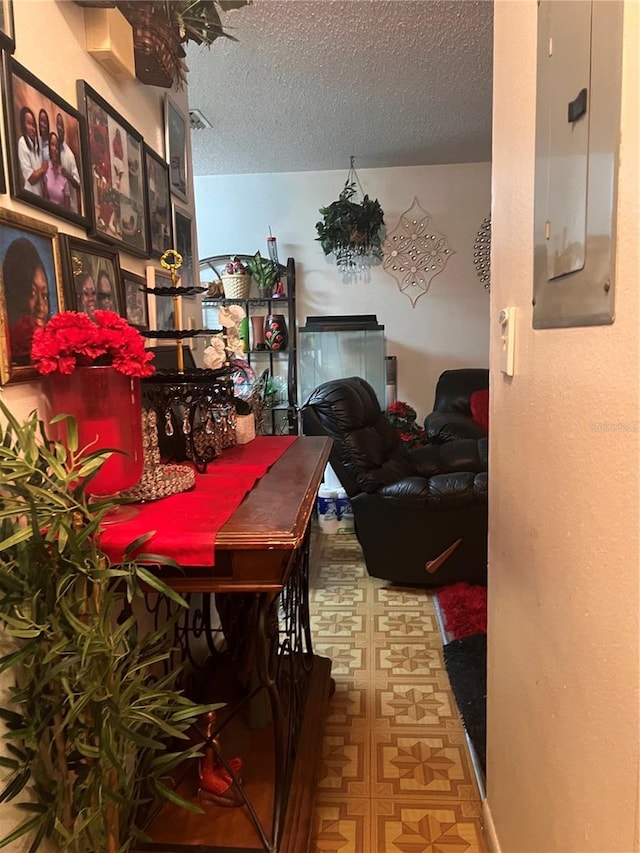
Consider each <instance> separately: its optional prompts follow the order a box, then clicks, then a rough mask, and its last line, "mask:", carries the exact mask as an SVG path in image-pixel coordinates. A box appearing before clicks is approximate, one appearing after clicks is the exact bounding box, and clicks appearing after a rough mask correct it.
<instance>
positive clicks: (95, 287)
mask: <svg viewBox="0 0 640 853" xmlns="http://www.w3.org/2000/svg"><path fill="white" fill-rule="evenodd" d="M61 241H62V254H63V264H64V292H65V303H66V305H67V308H69V309H70V310H73V311H79V312H80V313H82V314H87V315H88V316H89V318H90V319H92V320H93V319H94V313H95V312H96V311H97V310H101V311H115V313H116V314H119V315H120V316H121V317H123V316H124V305H123V300H122V297H121V293H120V264H119V261H118V253H117V252H116V251H113V250H111V249H108V248H106V247H104V246H100V245H99V244H97V243H92V242H89V241H87V240H78V239H76V238H75V237H69V236H68V235H67V234H64V235H62V237H61Z"/></svg>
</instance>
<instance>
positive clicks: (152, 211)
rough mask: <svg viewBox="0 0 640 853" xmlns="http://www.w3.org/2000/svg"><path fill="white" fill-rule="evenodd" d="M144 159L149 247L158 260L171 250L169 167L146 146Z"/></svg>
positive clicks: (171, 224) (171, 227)
mask: <svg viewBox="0 0 640 853" xmlns="http://www.w3.org/2000/svg"><path fill="white" fill-rule="evenodd" d="M144 159H145V166H146V172H147V198H148V204H149V246H150V251H151V256H152V257H154V258H159V257H161V256H162V254H163V252H166V251H167V249H172V248H173V223H172V221H171V189H170V186H169V166H168V164H167V163H166V162H165V161H164V160H163V159H162V157H161V156H160V155H159V154H156V152H155V151H153V150H152V149H151V148H149V146H148V145H146V144H145V146H144Z"/></svg>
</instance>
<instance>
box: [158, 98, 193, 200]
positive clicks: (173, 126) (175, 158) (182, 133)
mask: <svg viewBox="0 0 640 853" xmlns="http://www.w3.org/2000/svg"><path fill="white" fill-rule="evenodd" d="M188 129H189V122H188V119H187V116H186V115H185V114H184V112H183V111H182V110H181V109H180V107H179V106H178V104H177V103H176V102H175V101H174V100H173V98H172V97H171V96H170V95H165V96H164V132H165V154H166V157H167V163H168V164H169V182H170V185H171V193H172V195H174V196H176V198H179V199H180V200H181V201H184V202H186V201H188V200H189V199H188V197H187V181H188V174H187V132H188Z"/></svg>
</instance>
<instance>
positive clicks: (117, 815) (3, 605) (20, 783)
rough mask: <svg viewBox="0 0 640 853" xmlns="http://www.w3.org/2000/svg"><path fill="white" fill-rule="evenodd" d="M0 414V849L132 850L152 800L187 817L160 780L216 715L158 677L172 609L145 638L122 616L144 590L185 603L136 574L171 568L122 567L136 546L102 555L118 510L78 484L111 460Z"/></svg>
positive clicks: (140, 560) (0, 410)
mask: <svg viewBox="0 0 640 853" xmlns="http://www.w3.org/2000/svg"><path fill="white" fill-rule="evenodd" d="M0 416H1V419H2V421H3V425H2V426H0V491H1V494H2V503H1V504H0V522H1V533H0V620H1V621H2V623H3V627H4V634H5V637H4V640H3V651H5V654H4V655H3V656H2V657H1V658H0V671H2V672H7V671H9V672H10V673H11V674H12V675H13V678H14V684H13V685H12V686H11V687H10V688H9V693H10V704H9V705H8V707H5V708H0V719H1V720H2V721H3V723H4V727H5V731H4V734H3V738H4V750H3V752H4V755H3V756H2V757H0V766H1V767H2V768H3V769H4V771H5V778H4V789H3V790H2V793H1V794H0V802H1V801H8V800H13V799H14V798H16V797H19V796H20V795H21V794H22V795H23V799H22V802H20V803H19V804H18V807H19V808H20V809H21V810H22V811H24V812H25V815H26V819H25V820H24V821H23V822H22V823H20V824H19V825H18V826H17V828H16V829H15V830H14V831H12V832H11V833H10V834H9V835H7V836H6V837H5V838H4V839H2V841H0V847H8V846H10V845H12V844H14V842H15V841H16V840H17V839H18V838H20V837H21V836H26V835H29V836H30V841H31V846H30V847H29V851H30V853H31V851H36V850H37V849H38V848H39V847H40V845H41V844H42V843H43V842H44V840H45V839H50V840H51V841H53V842H54V843H55V844H56V845H57V849H59V850H61V851H73V853H98V851H99V852H100V853H102V851H107V853H124V851H127V850H129V849H130V848H131V845H132V844H133V843H134V842H135V841H136V840H140V838H141V837H142V838H144V833H143V831H142V830H141V829H139V828H137V824H138V823H139V824H140V825H142V823H143V815H144V813H145V811H146V810H148V807H149V805H150V803H151V802H152V801H153V800H154V799H157V798H161V799H162V798H168V799H170V800H171V801H173V802H175V803H178V804H180V805H182V806H184V807H185V808H187V809H190V810H192V811H199V809H198V808H197V807H195V806H193V805H192V804H191V803H189V802H187V801H184V800H183V799H182V798H181V797H179V796H178V795H177V794H176V793H175V791H174V790H173V789H172V787H171V783H170V782H168V778H169V772H170V771H171V770H172V769H173V768H174V767H176V766H177V765H178V764H179V763H180V762H182V761H184V760H185V759H188V758H189V757H191V756H194V755H197V754H198V753H197V749H198V746H197V745H195V746H194V745H191V746H187V748H186V749H185V750H183V751H173V749H174V747H173V744H174V743H175V742H176V740H177V741H185V740H188V738H189V735H188V730H189V729H190V727H191V726H192V725H194V723H195V721H196V718H197V717H198V716H199V715H200V714H202V713H205V712H207V711H209V710H211V708H212V707H214V706H199V705H196V704H194V703H193V702H191V700H189V699H187V698H186V697H185V696H184V695H182V693H181V692H180V691H179V690H177V689H176V687H175V679H176V672H175V671H174V670H173V668H172V667H171V666H167V664H168V663H169V661H170V656H171V651H172V650H171V640H172V638H173V627H174V622H175V619H177V618H178V615H179V613H180V607H178V608H176V610H177V613H176V617H175V619H174V620H173V622H172V621H171V620H168V621H167V622H165V623H164V624H162V625H161V626H160V627H159V628H157V629H153V630H149V631H148V632H145V631H143V629H142V627H141V626H140V624H139V622H138V620H137V618H136V616H135V615H134V612H133V606H134V603H135V602H136V600H138V601H139V600H141V599H142V596H143V591H142V585H143V584H144V585H145V586H146V587H147V588H149V589H151V590H154V591H155V592H157V593H159V594H161V595H164V596H167V597H168V598H169V599H171V600H172V601H173V602H175V604H177V605H179V606H186V604H185V602H184V600H183V599H182V598H181V597H180V596H179V595H178V594H177V593H175V592H174V591H173V590H171V589H170V588H169V587H167V586H166V585H165V584H164V583H162V582H161V581H160V580H159V579H158V578H157V577H156V576H155V575H154V574H153V573H152V571H150V570H149V569H148V568H146V567H145V565H148V564H163V563H164V564H167V563H170V562H171V561H169V560H167V559H165V558H162V557H160V556H157V555H153V554H146V555H145V554H141V555H139V556H138V557H137V558H136V559H133V557H131V554H133V553H137V552H138V551H139V550H140V549H141V548H142V547H143V546H144V542H145V541H146V539H147V538H148V537H146V536H145V537H141V538H140V539H138V540H136V541H135V542H133V543H132V544H131V546H130V548H129V550H128V552H127V554H126V555H125V559H124V561H123V562H122V563H121V564H119V565H112V564H110V563H109V560H108V559H107V557H106V555H105V554H104V553H103V552H102V551H101V550H100V546H99V539H100V524H101V521H102V519H103V517H104V515H105V513H107V512H109V511H110V510H113V509H114V507H115V506H116V503H115V502H114V501H111V500H101V501H92V502H91V503H89V500H88V496H87V495H86V492H85V486H86V485H87V483H88V482H89V481H90V480H91V478H92V477H93V476H95V474H96V473H97V471H98V470H99V468H100V466H101V465H102V464H103V462H104V461H105V459H106V458H107V457H108V455H109V453H108V452H106V451H102V452H98V451H96V452H92V453H88V452H86V449H79V448H78V441H77V427H76V424H75V422H74V421H73V419H71V418H67V433H68V441H67V446H66V447H65V446H63V445H61V444H58V443H55V442H51V441H49V440H48V439H47V437H46V435H45V433H44V429H43V427H42V424H41V423H40V422H39V421H38V419H37V416H36V415H35V413H34V414H32V415H31V416H30V417H29V418H28V419H27V420H26V422H25V423H24V424H19V423H18V422H17V420H16V419H15V418H14V417H13V415H12V414H11V412H10V411H9V410H8V409H7V408H6V406H5V405H4V404H3V403H2V401H0ZM64 417H67V416H64ZM8 648H9V650H8V651H7V649H8ZM167 672H168V673H169V674H166V673H167ZM11 849H15V848H14V847H11Z"/></svg>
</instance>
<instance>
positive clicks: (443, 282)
mask: <svg viewBox="0 0 640 853" xmlns="http://www.w3.org/2000/svg"><path fill="white" fill-rule="evenodd" d="M356 166H357V163H356ZM346 171H347V170H346V169H345V171H344V172H287V173H284V174H274V175H224V176H208V177H196V178H195V193H196V213H197V223H198V243H199V247H200V257H201V258H202V257H207V256H209V255H217V254H227V253H228V254H233V253H235V252H237V253H241V254H253V253H254V252H256V251H257V250H258V249H259V250H260V252H261V254H262V255H263V256H264V255H266V253H267V249H266V237H267V236H268V234H269V227H271V230H272V233H273V235H274V236H275V237H277V240H278V254H279V258H280V261H284V260H286V258H287V257H288V256H292V257H294V258H295V261H296V273H297V318H298V323H299V324H303V323H304V322H305V320H306V318H307V316H310V315H324V314H327V315H331V314H376V315H377V317H378V322H379V323H382V324H383V325H384V326H385V336H386V344H387V355H395V356H396V357H397V359H398V399H400V400H405V401H407V402H409V403H410V404H411V405H413V406H414V407H415V408H416V410H417V412H418V418H419V420H420V421H421V420H422V419H423V418H424V416H425V415H426V414H427V413H428V412H429V411H431V407H432V404H433V397H434V390H435V384H436V381H437V378H438V376H439V375H440V373H441V372H442V371H443V370H445V369H447V368H454V367H486V366H487V365H488V350H489V298H488V294H487V292H486V291H485V290H484V288H483V285H482V284H481V283H480V280H479V279H478V277H477V275H476V272H475V267H474V265H473V244H474V241H475V238H476V232H477V231H478V229H479V228H480V226H481V224H482V220H483V219H484V218H485V217H486V216H488V215H489V208H490V179H491V169H490V164H488V163H479V164H476V163H474V164H465V165H461V166H421V167H412V168H394V169H361V170H360V169H358V175H359V177H360V181H361V183H362V185H363V189H364V191H365V192H366V193H367V194H368V195H369V196H370V197H372V198H377V199H378V201H379V202H380V204H381V206H382V209H383V210H384V213H385V223H386V226H387V230H388V231H391V230H392V229H393V228H395V226H396V224H397V222H398V219H399V217H400V215H401V214H402V213H403V212H404V211H405V210H407V209H408V208H409V207H410V206H411V204H412V201H413V198H414V196H416V197H417V198H418V201H419V202H420V205H421V207H422V208H423V210H425V211H427V212H428V213H430V214H431V217H432V226H433V228H434V229H436V231H437V232H439V233H441V234H444V235H445V236H446V238H447V242H448V245H449V247H450V248H451V249H453V250H454V251H455V254H454V255H452V257H451V258H450V259H449V262H448V264H447V266H446V267H445V269H444V271H443V272H442V273H440V274H439V275H438V276H436V278H434V279H433V281H432V283H431V287H430V289H429V291H428V292H427V293H426V294H425V295H423V296H422V297H421V298H420V299H419V300H418V301H417V303H416V306H415V308H412V307H411V302H410V301H409V299H408V298H407V297H406V296H405V295H404V294H402V293H400V291H399V289H398V287H397V285H396V282H395V279H393V278H392V277H391V276H390V275H389V274H388V273H386V272H385V271H384V270H383V269H382V267H374V268H372V270H371V273H370V275H365V276H361V277H360V280H356V281H353V282H349V283H345V282H344V281H343V277H342V275H341V274H340V272H339V271H338V269H337V267H336V265H335V263H334V262H333V256H330V257H329V258H325V256H324V254H323V252H322V248H321V246H320V243H319V242H317V241H316V239H315V238H316V237H317V232H316V229H315V224H316V222H317V221H318V220H319V219H320V218H321V217H320V213H319V208H320V207H324V206H326V205H328V204H330V203H331V202H332V201H335V199H337V197H338V195H339V193H340V191H341V190H342V188H343V185H344V181H345V178H346Z"/></svg>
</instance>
